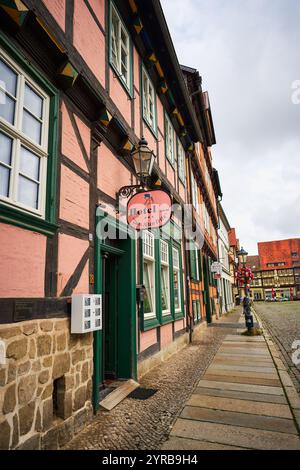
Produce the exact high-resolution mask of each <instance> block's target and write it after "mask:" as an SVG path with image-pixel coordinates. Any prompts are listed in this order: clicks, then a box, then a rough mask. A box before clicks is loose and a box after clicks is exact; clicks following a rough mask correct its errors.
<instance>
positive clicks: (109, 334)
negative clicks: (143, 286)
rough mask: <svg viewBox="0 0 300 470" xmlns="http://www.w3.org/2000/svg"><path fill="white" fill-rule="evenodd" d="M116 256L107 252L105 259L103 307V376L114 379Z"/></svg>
mask: <svg viewBox="0 0 300 470" xmlns="http://www.w3.org/2000/svg"><path fill="white" fill-rule="evenodd" d="M118 290H119V289H118V256H114V255H111V254H107V257H106V259H105V279H104V308H103V315H104V317H103V328H104V331H103V336H104V341H103V348H104V351H103V359H104V378H105V379H114V378H116V376H117V370H118V349H117V348H118V344H117V331H118V303H119V297H118Z"/></svg>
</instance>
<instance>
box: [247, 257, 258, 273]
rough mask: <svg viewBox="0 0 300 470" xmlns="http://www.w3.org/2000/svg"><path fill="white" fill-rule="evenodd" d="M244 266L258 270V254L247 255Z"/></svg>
mask: <svg viewBox="0 0 300 470" xmlns="http://www.w3.org/2000/svg"><path fill="white" fill-rule="evenodd" d="M246 266H247V267H248V268H251V269H252V270H253V271H259V270H260V260H259V256H258V255H252V256H248V257H247V263H246Z"/></svg>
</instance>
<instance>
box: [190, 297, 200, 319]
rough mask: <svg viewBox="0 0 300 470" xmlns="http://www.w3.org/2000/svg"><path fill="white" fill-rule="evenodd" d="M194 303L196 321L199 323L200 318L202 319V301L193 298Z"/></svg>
mask: <svg viewBox="0 0 300 470" xmlns="http://www.w3.org/2000/svg"><path fill="white" fill-rule="evenodd" d="M192 304H193V317H194V323H197V322H198V321H199V320H201V315H200V301H199V300H193V301H192Z"/></svg>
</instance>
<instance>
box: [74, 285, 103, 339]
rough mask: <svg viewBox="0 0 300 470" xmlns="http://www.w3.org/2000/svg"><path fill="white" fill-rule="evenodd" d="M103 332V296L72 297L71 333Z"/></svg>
mask: <svg viewBox="0 0 300 470" xmlns="http://www.w3.org/2000/svg"><path fill="white" fill-rule="evenodd" d="M96 330H102V295H99V294H98V295H97V294H75V295H72V310H71V333H89V332H90V331H96Z"/></svg>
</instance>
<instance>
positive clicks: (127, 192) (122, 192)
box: [117, 184, 144, 199]
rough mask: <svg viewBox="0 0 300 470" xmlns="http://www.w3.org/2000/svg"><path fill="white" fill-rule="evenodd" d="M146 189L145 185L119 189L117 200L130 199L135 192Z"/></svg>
mask: <svg viewBox="0 0 300 470" xmlns="http://www.w3.org/2000/svg"><path fill="white" fill-rule="evenodd" d="M141 188H144V184H135V185H132V186H122V188H120V189H119V191H118V192H117V199H119V198H120V197H124V198H128V197H129V196H132V194H133V193H134V191H135V190H136V189H141Z"/></svg>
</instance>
